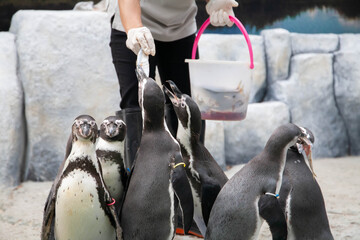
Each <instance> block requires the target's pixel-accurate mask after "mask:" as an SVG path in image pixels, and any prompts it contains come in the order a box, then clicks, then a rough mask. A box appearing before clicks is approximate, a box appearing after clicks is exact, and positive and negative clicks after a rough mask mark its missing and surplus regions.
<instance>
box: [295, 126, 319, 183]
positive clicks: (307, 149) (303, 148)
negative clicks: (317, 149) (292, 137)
mask: <svg viewBox="0 0 360 240" xmlns="http://www.w3.org/2000/svg"><path fill="white" fill-rule="evenodd" d="M299 128H300V130H301V133H302V134H301V136H300V137H299V139H298V141H297V143H296V147H297V149H298V152H299V153H300V154H302V155H303V157H304V159H305V163H306V164H307V165H308V167H309V168H310V171H311V173H312V174H313V177H314V178H315V177H316V174H315V172H314V168H313V164H312V155H311V153H312V147H313V144H312V142H311V135H310V133H308V131H307V130H306V129H305V128H303V127H299Z"/></svg>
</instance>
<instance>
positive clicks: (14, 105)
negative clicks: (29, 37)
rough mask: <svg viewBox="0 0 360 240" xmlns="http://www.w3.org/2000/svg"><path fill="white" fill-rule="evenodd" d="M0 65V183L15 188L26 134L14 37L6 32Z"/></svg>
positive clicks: (0, 37)
mask: <svg viewBox="0 0 360 240" xmlns="http://www.w3.org/2000/svg"><path fill="white" fill-rule="evenodd" d="M0 63H1V64H0V103H1V104H0V114H1V117H0V126H1V128H2V130H1V134H0V153H1V154H0V183H4V184H6V185H17V184H19V183H20V180H21V178H22V168H23V159H24V151H25V142H26V134H25V121H24V117H23V91H22V86H21V83H20V81H19V79H18V78H17V75H16V68H17V63H16V46H15V35H13V34H11V33H8V32H0Z"/></svg>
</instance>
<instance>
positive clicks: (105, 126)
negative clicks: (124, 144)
mask: <svg viewBox="0 0 360 240" xmlns="http://www.w3.org/2000/svg"><path fill="white" fill-rule="evenodd" d="M125 134H126V124H125V123H124V121H123V120H121V119H120V117H118V116H110V117H107V118H105V119H104V121H102V123H101V125H100V137H101V138H102V139H104V140H106V141H110V142H111V141H123V140H124V138H125Z"/></svg>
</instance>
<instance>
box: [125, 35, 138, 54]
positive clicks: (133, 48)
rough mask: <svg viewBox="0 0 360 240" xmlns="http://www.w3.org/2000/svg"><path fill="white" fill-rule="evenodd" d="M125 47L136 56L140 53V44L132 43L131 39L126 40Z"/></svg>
mask: <svg viewBox="0 0 360 240" xmlns="http://www.w3.org/2000/svg"><path fill="white" fill-rule="evenodd" d="M126 47H127V48H129V49H130V50H131V51H133V52H134V53H135V54H136V55H137V54H138V53H139V51H140V44H139V43H138V42H137V41H132V40H131V39H127V40H126Z"/></svg>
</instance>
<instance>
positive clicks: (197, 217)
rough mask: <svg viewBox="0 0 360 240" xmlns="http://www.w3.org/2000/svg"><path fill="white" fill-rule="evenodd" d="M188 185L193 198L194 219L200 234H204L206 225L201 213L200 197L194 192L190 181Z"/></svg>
mask: <svg viewBox="0 0 360 240" xmlns="http://www.w3.org/2000/svg"><path fill="white" fill-rule="evenodd" d="M189 182H190V181H189ZM190 186H191V192H192V195H193V200H194V221H195V222H196V225H197V226H198V227H199V230H200V232H201V234H202V235H203V236H205V233H206V225H205V222H204V218H203V215H202V208H201V199H200V196H199V195H198V194H197V193H196V191H195V189H194V188H193V186H192V184H191V183H190Z"/></svg>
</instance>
